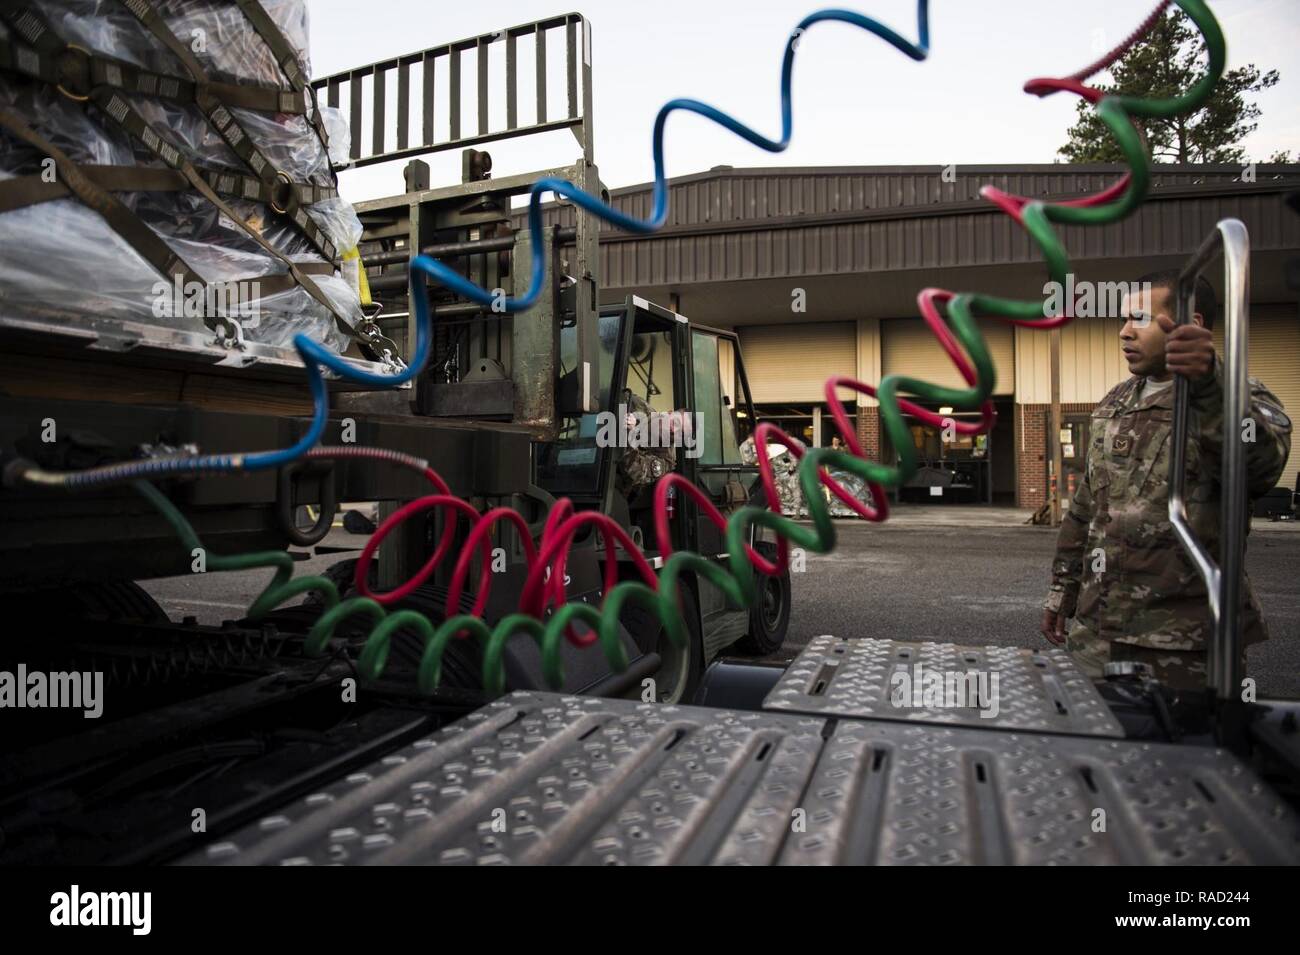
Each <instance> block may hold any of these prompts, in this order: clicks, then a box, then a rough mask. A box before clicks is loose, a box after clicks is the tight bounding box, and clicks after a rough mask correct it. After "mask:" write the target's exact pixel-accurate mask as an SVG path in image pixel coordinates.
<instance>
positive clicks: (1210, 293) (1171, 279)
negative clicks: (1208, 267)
mask: <svg viewBox="0 0 1300 955" xmlns="http://www.w3.org/2000/svg"><path fill="white" fill-rule="evenodd" d="M1180 272H1181V270H1180V269H1160V270H1159V271H1156V272H1148V273H1147V274H1146V275H1144V276H1142V277H1141V278H1140V279H1138V284H1139V285H1145V284H1147V283H1148V282H1149V283H1150V284H1151V289H1152V291H1154V290H1155V289H1158V288H1162V289H1166V290H1167V291H1168V292H1169V294H1170V295H1171V296H1173V297H1174V299H1175V305H1177V296H1178V276H1179V273H1180ZM1195 304H1196V311H1198V312H1200V313H1201V319H1202V321H1204V322H1205V327H1206V328H1209V329H1213V328H1214V323H1215V321H1216V320H1217V319H1218V317H1219V301H1218V299H1216V298H1215V297H1214V288H1213V287H1212V286H1211V285H1210V283H1209V282H1208V281H1207V280H1206V278H1205V276H1204V275H1198V276H1197V277H1196V301H1195Z"/></svg>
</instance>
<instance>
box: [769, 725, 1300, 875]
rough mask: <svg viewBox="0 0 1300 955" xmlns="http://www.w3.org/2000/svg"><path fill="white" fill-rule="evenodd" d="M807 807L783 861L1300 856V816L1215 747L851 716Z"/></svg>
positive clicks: (1202, 861) (1197, 860)
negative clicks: (799, 831)
mask: <svg viewBox="0 0 1300 955" xmlns="http://www.w3.org/2000/svg"><path fill="white" fill-rule="evenodd" d="M803 805H804V806H805V807H806V809H807V813H808V831H807V832H806V833H802V834H794V835H792V836H791V837H790V838H789V839H787V840H786V842H785V845H784V846H783V847H782V851H781V855H780V857H779V862H780V863H781V864H786V865H789V864H846V863H852V864H876V865H926V864H934V865H961V864H966V865H970V864H986V865H988V864H992V865H1003V864H1006V865H1230V864H1236V865H1240V864H1251V865H1261V864H1265V865H1297V864H1300V816H1297V814H1296V813H1295V812H1294V811H1293V810H1291V809H1290V808H1289V807H1288V806H1287V805H1286V804H1285V803H1283V802H1282V800H1281V799H1280V798H1278V796H1277V795H1276V794H1275V793H1274V792H1273V791H1272V790H1271V789H1269V788H1268V787H1267V786H1265V785H1264V784H1263V782H1261V781H1260V779H1259V777H1257V776H1256V775H1255V774H1254V773H1253V772H1252V771H1251V770H1250V769H1249V768H1248V767H1246V765H1245V764H1243V763H1242V762H1241V761H1240V760H1238V759H1237V758H1236V757H1234V756H1233V755H1232V754H1230V753H1228V752H1226V751H1224V750H1220V749H1211V748H1209V747H1194V746H1173V745H1168V744H1163V743H1139V742H1132V741H1126V740H1109V739H1097V738H1095V737H1086V736H1047V735H1031V734H1023V733H1003V732H990V731H989V730H975V729H967V728H958V727H946V726H936V725H924V724H904V723H892V722H884V721H875V720H873V721H866V720H844V721H842V722H840V723H838V724H837V727H836V731H835V733H834V735H833V736H832V737H831V739H830V740H829V741H828V742H827V744H826V748H825V750H824V752H823V753H822V758H821V759H820V760H819V761H818V764H817V769H816V771H815V773H814V776H813V779H812V780H811V781H810V782H809V786H808V789H807V791H806V793H805V795H804V798H803Z"/></svg>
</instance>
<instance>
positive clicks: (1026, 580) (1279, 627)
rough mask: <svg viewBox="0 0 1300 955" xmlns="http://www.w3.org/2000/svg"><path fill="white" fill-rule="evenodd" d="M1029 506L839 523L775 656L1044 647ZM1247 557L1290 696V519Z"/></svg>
mask: <svg viewBox="0 0 1300 955" xmlns="http://www.w3.org/2000/svg"><path fill="white" fill-rule="evenodd" d="M1027 513H1028V512H1019V511H1015V510H1012V509H1006V508H1004V509H989V508H971V509H964V508H951V507H950V508H902V509H898V510H897V511H895V513H894V515H893V516H891V519H890V520H889V521H888V522H886V523H884V524H866V523H863V522H861V521H856V520H847V519H846V520H840V521H837V522H836V527H837V529H838V532H839V543H838V546H837V547H836V549H835V551H833V552H832V553H830V554H828V555H825V556H819V555H816V554H808V555H807V559H806V566H805V570H804V571H803V572H802V573H798V574H795V575H794V576H793V577H792V582H793V589H794V604H793V607H792V612H791V621H790V631H789V636H788V638H787V641H786V645H785V647H783V649H782V651H781V652H780V653H779V654H777V655H776V656H775V657H774V659H782V660H788V659H793V657H794V655H795V654H796V653H797V652H798V650H799V649H800V648H801V647H803V646H804V645H805V644H806V643H807V642H808V640H809V639H811V638H812V637H814V636H817V635H818V634H823V633H831V634H836V635H840V636H872V637H889V638H893V639H898V640H938V641H946V642H951V643H965V644H973V645H978V646H988V645H998V646H1022V647H1041V646H1045V645H1046V641H1044V640H1043V638H1042V637H1041V636H1040V635H1039V633H1038V624H1039V619H1040V617H1041V609H1040V608H1041V606H1042V601H1043V598H1044V596H1045V595H1046V591H1047V580H1048V571H1049V569H1050V567H1051V561H1052V553H1053V550H1054V545H1055V540H1056V532H1055V531H1054V530H1052V529H1050V528H1046V527H1034V526H1027V525H1025V524H1023V523H1021V521H1022V520H1023V516H1024V515H1025V514H1027ZM325 543H326V544H327V545H329V546H331V547H337V548H349V547H355V548H358V549H359V548H360V546H361V544H362V543H363V538H360V537H356V536H354V535H351V534H347V533H345V532H343V531H342V530H335V531H334V532H332V533H331V535H330V536H329V537H328V538H327V539H326V541H325ZM346 556H349V555H348V554H346V553H330V554H325V555H322V556H317V557H314V558H313V559H311V560H309V561H303V562H301V563H299V564H298V565H297V568H296V573H297V574H307V573H313V572H319V571H321V570H324V569H325V568H326V567H328V566H329V565H330V564H332V563H334V562H335V561H337V560H340V559H342V558H344V557H346ZM1246 563H1247V571H1248V573H1249V574H1250V576H1251V579H1252V581H1253V583H1254V586H1255V591H1256V593H1257V594H1258V596H1259V599H1260V603H1261V604H1262V605H1263V608H1264V613H1265V618H1266V620H1267V622H1268V626H1269V629H1270V631H1271V639H1270V640H1269V641H1268V642H1266V643H1264V644H1260V645H1258V646H1255V647H1253V648H1252V649H1251V650H1250V652H1249V655H1248V660H1247V666H1248V673H1249V674H1250V675H1251V676H1253V677H1255V678H1256V680H1258V685H1259V693H1260V695H1261V696H1274V697H1291V698H1300V586H1297V584H1298V582H1300V524H1283V525H1274V524H1268V523H1267V522H1260V521H1256V522H1255V527H1254V528H1253V529H1252V532H1251V535H1250V543H1249V546H1248V550H1247V562H1246ZM267 576H268V575H267V573H266V572H265V571H251V572H243V573H237V574H206V575H203V576H202V577H196V576H193V575H191V576H187V577H183V578H171V579H167V580H159V581H153V582H150V583H147V584H146V587H147V589H148V590H149V591H150V592H152V593H153V594H154V596H155V597H156V598H157V599H158V600H159V601H160V602H161V603H162V604H163V606H164V607H165V608H166V609H167V611H168V613H169V614H170V615H171V616H172V617H173V619H180V618H181V617H183V616H185V615H187V614H188V615H193V616H196V617H197V618H198V619H199V620H200V621H201V622H204V623H216V622H219V621H221V620H223V619H226V618H237V617H240V616H242V615H243V613H244V609H245V608H246V607H247V606H248V604H249V603H250V602H251V600H252V598H253V597H254V596H256V594H257V593H258V591H259V590H260V589H261V587H262V586H263V584H264V581H265V578H266V577H267Z"/></svg>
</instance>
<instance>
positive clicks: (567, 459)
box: [533, 307, 626, 497]
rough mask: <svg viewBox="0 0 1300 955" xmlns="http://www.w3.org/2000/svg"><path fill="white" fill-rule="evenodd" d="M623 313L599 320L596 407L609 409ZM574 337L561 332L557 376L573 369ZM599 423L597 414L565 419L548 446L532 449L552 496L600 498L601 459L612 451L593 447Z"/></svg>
mask: <svg viewBox="0 0 1300 955" xmlns="http://www.w3.org/2000/svg"><path fill="white" fill-rule="evenodd" d="M625 315H626V311H625V310H624V309H623V308H622V307H620V308H618V310H617V311H612V312H606V313H604V314H602V315H601V316H600V321H599V326H598V328H599V338H600V350H599V352H598V355H597V368H596V377H597V380H598V382H599V388H600V391H599V394H598V401H597V407H598V408H599V409H600V410H601V411H606V410H608V409H609V408H610V388H611V387H612V383H613V377H614V368H615V365H616V364H617V361H618V354H619V350H618V349H619V335H620V333H621V331H622V329H623V325H624V322H623V318H624V316H625ZM576 342H577V333H576V331H575V330H574V328H573V326H572V325H570V326H568V327H566V328H563V329H561V330H560V373H561V374H564V373H565V372H568V371H569V370H571V369H572V368H573V365H574V355H575V351H576ZM598 426H599V419H598V415H597V414H596V413H589V414H584V415H565V416H563V417H561V418H560V421H559V434H558V436H557V437H556V439H555V440H554V441H552V442H549V443H537V444H534V445H533V447H534V449H535V451H536V455H537V483H538V485H539V486H541V487H543V488H545V489H546V490H547V491H550V492H551V493H552V494H565V495H576V496H580V497H589V496H590V497H594V496H597V495H599V494H600V490H601V488H600V477H601V469H602V467H603V466H604V457H603V456H604V455H605V454H607V453H608V452H609V451H610V450H611V449H609V448H602V447H599V446H598V445H597V444H596V434H597V430H598Z"/></svg>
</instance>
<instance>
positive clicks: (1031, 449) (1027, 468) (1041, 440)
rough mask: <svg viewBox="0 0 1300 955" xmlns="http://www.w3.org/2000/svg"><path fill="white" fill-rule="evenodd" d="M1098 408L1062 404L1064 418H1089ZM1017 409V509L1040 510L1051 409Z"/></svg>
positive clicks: (1046, 406) (1044, 494)
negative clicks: (1080, 416) (1089, 413)
mask: <svg viewBox="0 0 1300 955" xmlns="http://www.w3.org/2000/svg"><path fill="white" fill-rule="evenodd" d="M1095 407H1096V403H1095V402H1090V403H1086V404H1068V403H1064V402H1063V403H1062V404H1061V417H1062V418H1064V417H1065V415H1067V414H1086V413H1087V412H1089V411H1091V410H1092V409H1093V408H1095ZM1015 408H1016V506H1017V507H1041V506H1042V505H1043V504H1044V503H1045V502H1046V501H1047V495H1048V484H1047V432H1048V428H1049V427H1050V426H1051V422H1052V406H1051V405H1049V404H1044V405H1022V404H1017V405H1016V406H1015Z"/></svg>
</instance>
